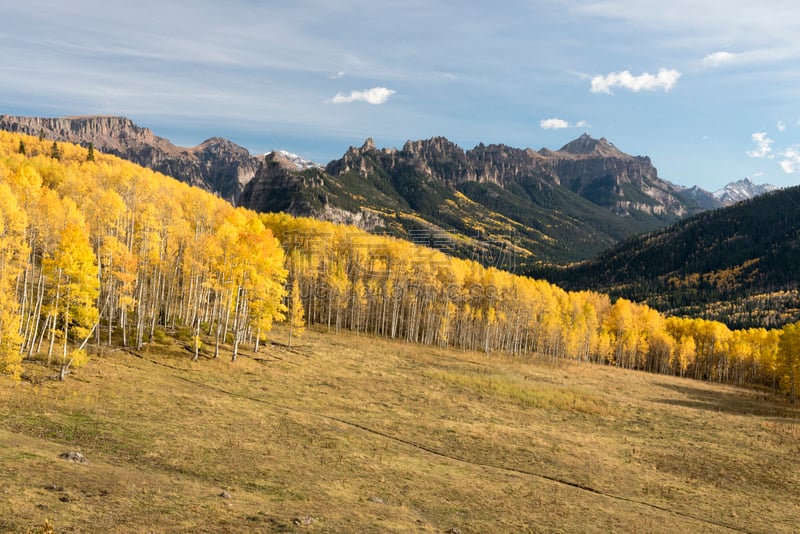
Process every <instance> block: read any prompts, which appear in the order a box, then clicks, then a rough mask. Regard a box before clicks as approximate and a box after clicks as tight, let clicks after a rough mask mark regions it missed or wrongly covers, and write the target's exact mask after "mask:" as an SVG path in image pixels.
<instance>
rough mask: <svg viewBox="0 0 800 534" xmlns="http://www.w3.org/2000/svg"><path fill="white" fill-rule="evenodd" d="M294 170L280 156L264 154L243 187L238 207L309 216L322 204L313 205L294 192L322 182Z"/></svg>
mask: <svg viewBox="0 0 800 534" xmlns="http://www.w3.org/2000/svg"><path fill="white" fill-rule="evenodd" d="M295 171H296V169H295V167H294V166H293V165H292V164H291V163H289V162H287V161H286V160H285V159H284V158H282V157H281V155H280V154H278V153H275V152H271V153H269V154H267V155H266V156H264V159H263V160H262V161H261V164H260V165H259V168H258V171H257V172H256V173H255V176H254V177H253V179H252V180H249V181H248V182H247V184H245V186H244V188H243V190H242V194H241V195H240V197H239V204H240V205H242V206H244V207H246V208H249V209H252V210H255V211H259V212H265V213H267V212H278V211H284V212H287V213H291V214H292V215H310V214H311V213H312V212H313V211H314V210H315V209H317V208H319V207H320V206H321V205H322V204H324V202H322V201H320V202H319V203H314V202H312V201H311V200H310V199H309V198H307V197H306V196H304V195H299V194H297V193H298V192H299V191H300V190H301V189H313V188H314V187H315V186H316V187H319V186H321V185H322V183H321V180H322V179H321V178H308V177H306V176H303V175H300V174H298V173H297V172H295ZM317 182H318V183H317ZM315 204H316V205H315Z"/></svg>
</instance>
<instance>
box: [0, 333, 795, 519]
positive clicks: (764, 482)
mask: <svg viewBox="0 0 800 534" xmlns="http://www.w3.org/2000/svg"><path fill="white" fill-rule="evenodd" d="M287 333H288V332H287V331H285V330H283V329H282V328H280V327H279V328H277V329H276V331H275V332H274V333H273V336H272V339H273V343H271V344H268V345H267V346H266V347H262V350H261V351H260V352H259V353H257V354H253V353H252V352H248V351H245V352H244V355H243V356H240V358H239V360H238V361H236V362H235V363H231V362H230V361H229V352H226V353H223V355H222V357H221V359H219V360H214V359H211V358H210V356H209V355H208V354H205V355H204V357H202V358H201V359H200V361H198V362H191V361H190V359H191V356H192V354H191V352H190V351H189V350H188V348H187V347H186V343H184V342H179V341H177V340H174V339H172V338H166V339H164V340H163V342H161V343H154V344H151V345H149V346H147V347H146V348H145V349H144V350H143V351H141V352H134V351H125V350H120V349H117V350H113V351H112V350H108V349H106V350H105V351H104V352H103V353H101V354H95V355H93V356H92V359H91V361H90V362H89V363H88V364H87V365H86V366H84V367H82V368H80V369H78V370H76V371H75V372H74V373H73V374H71V375H70V376H69V377H68V378H67V380H66V381H65V382H62V383H59V382H56V381H50V380H39V379H38V378H37V376H39V377H40V376H41V375H44V374H51V371H50V370H46V369H44V368H41V369H39V368H38V366H35V365H31V366H29V367H33V368H34V369H33V371H32V372H30V378H31V380H28V381H23V382H20V383H13V382H10V381H7V380H6V379H0V380H2V381H0V421H2V423H0V491H1V492H2V499H0V532H40V531H42V530H44V527H45V525H46V522H47V524H48V525H50V526H52V529H53V531H55V532H441V533H445V532H461V533H467V532H480V533H487V532H514V533H519V532H611V531H617V532H731V531H733V532H739V531H741V532H765V533H766V532H769V533H774V532H796V531H798V530H800V423H799V422H798V417H799V416H800V409H798V408H797V407H795V406H792V405H790V404H788V403H787V402H786V401H785V400H784V399H783V398H782V397H779V396H776V395H773V394H772V393H770V392H768V391H760V390H754V389H750V388H738V387H734V386H726V385H718V384H708V383H703V382H697V381H693V380H688V379H679V378H672V377H667V376H661V375H652V374H646V373H641V372H632V371H625V370H621V369H616V368H611V367H602V366H594V365H589V364H579V363H570V362H565V361H559V362H556V363H553V362H548V361H545V360H536V359H528V360H524V361H523V360H520V359H512V358H509V357H506V356H503V355H486V354H483V353H476V352H463V351H454V350H446V349H437V348H431V347H425V346H420V345H414V344H407V343H404V342H396V341H388V340H384V339H379V338H374V337H364V336H356V335H355V334H352V333H339V334H333V333H324V332H320V331H313V330H312V331H307V332H306V333H305V334H304V336H303V337H302V338H299V339H297V338H295V340H294V346H293V347H292V348H288V347H286V345H285V343H286V341H287V338H288V336H287ZM64 451H77V452H81V453H82V454H84V455H85V456H86V457H87V458H88V460H89V463H88V464H79V463H72V462H67V461H65V460H62V459H60V458H59V454H61V453H62V452H64Z"/></svg>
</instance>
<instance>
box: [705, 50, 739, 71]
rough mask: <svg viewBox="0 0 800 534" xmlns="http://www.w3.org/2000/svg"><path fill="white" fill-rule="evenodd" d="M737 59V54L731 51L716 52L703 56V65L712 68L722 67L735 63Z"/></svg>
mask: <svg viewBox="0 0 800 534" xmlns="http://www.w3.org/2000/svg"><path fill="white" fill-rule="evenodd" d="M735 60H736V54H731V53H730V52H725V51H721V52H714V53H713V54H708V55H707V56H706V57H704V58H703V66H704V67H711V68H714V67H720V66H722V65H726V64H728V63H733V61H735Z"/></svg>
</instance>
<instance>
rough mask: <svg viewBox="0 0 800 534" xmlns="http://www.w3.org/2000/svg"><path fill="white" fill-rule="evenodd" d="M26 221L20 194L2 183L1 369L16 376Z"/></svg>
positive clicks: (0, 214) (19, 365)
mask: <svg viewBox="0 0 800 534" xmlns="http://www.w3.org/2000/svg"><path fill="white" fill-rule="evenodd" d="M26 225H27V218H26V214H25V213H24V212H23V211H22V210H21V209H20V207H19V206H18V205H17V199H16V197H15V196H14V194H13V193H12V192H11V189H10V188H9V187H8V186H7V185H6V184H3V183H0V373H2V374H7V375H10V376H11V377H12V378H15V379H17V378H19V376H20V374H21V373H22V365H21V362H22V352H21V350H20V347H21V343H22V336H21V335H20V326H21V317H20V315H19V302H18V300H17V296H16V291H15V286H16V283H17V280H18V279H19V275H20V274H21V273H22V271H23V265H24V261H25V259H26V258H27V255H28V250H27V246H26V241H25V228H26Z"/></svg>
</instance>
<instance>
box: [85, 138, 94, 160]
mask: <svg viewBox="0 0 800 534" xmlns="http://www.w3.org/2000/svg"><path fill="white" fill-rule="evenodd" d="M86 161H94V143H92V142H89V153H88V154H87V155H86Z"/></svg>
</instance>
